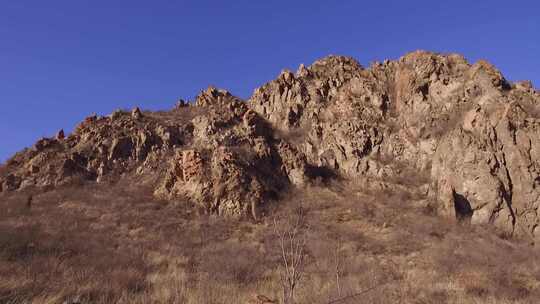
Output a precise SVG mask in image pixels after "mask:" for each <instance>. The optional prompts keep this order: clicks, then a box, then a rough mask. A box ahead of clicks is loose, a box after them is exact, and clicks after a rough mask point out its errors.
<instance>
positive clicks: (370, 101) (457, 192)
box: [250, 51, 540, 233]
mask: <svg viewBox="0 0 540 304" xmlns="http://www.w3.org/2000/svg"><path fill="white" fill-rule="evenodd" d="M250 102H251V104H252V108H253V109H254V110H255V111H257V112H258V113H260V114H261V116H263V117H265V118H267V119H268V120H269V121H271V122H272V123H273V124H274V125H275V126H276V127H281V129H282V131H283V133H284V134H286V135H287V134H288V136H295V135H296V136H295V144H296V146H297V147H298V149H299V150H300V151H302V152H303V153H304V154H305V155H306V157H307V159H308V162H309V163H310V164H316V165H318V166H325V167H328V168H331V169H333V170H337V171H338V172H340V173H341V174H342V175H344V176H346V177H349V178H358V177H373V178H381V179H383V180H384V179H385V178H387V177H391V176H392V175H396V174H398V173H399V168H396V167H395V166H394V165H393V164H396V163H401V164H402V163H406V164H407V165H408V166H409V167H410V168H414V169H415V170H417V171H418V172H427V174H428V176H429V178H430V179H431V184H430V187H429V196H430V198H431V199H432V200H433V201H436V202H438V204H439V206H440V207H441V208H440V209H441V211H442V212H443V213H447V214H452V215H454V214H455V215H456V216H458V217H460V218H461V217H462V216H463V214H461V213H460V212H464V211H463V210H461V209H460V208H458V207H457V205H459V204H461V203H463V202H466V203H467V204H468V206H465V207H467V208H470V211H471V212H470V213H468V214H467V215H466V216H468V217H470V219H469V220H471V221H473V222H481V223H485V222H492V223H496V224H498V225H500V226H501V227H504V228H506V229H508V230H510V231H517V230H516V229H517V228H518V227H519V230H521V231H520V232H527V233H530V232H533V231H534V229H535V228H536V226H537V225H538V217H537V215H536V212H537V209H538V206H539V204H540V201H539V197H540V191H539V190H538V187H537V185H538V184H539V181H540V178H539V171H538V166H539V165H540V163H539V157H540V153H539V150H538V145H539V141H538V138H539V137H538V133H537V132H538V131H537V130H538V127H539V124H538V122H539V120H538V119H537V117H538V110H539V102H540V98H539V96H538V93H537V92H535V90H534V89H533V88H532V85H531V84H530V83H518V84H515V85H513V86H512V85H510V84H509V83H508V82H507V81H506V80H505V79H504V78H503V76H502V75H501V73H500V72H499V71H498V70H496V69H495V68H494V67H493V66H491V65H490V64H489V63H487V62H484V61H480V62H478V63H476V64H474V65H470V64H468V63H467V62H466V61H465V59H464V58H463V57H462V56H459V55H439V54H433V53H428V52H422V51H418V52H414V53H411V54H408V55H406V56H404V57H402V58H400V59H399V60H398V61H394V62H392V61H385V62H384V63H382V64H381V63H375V64H373V66H372V67H370V68H369V69H364V68H362V67H361V66H360V65H359V64H358V63H356V62H355V61H354V60H352V59H351V58H347V57H329V58H325V59H322V60H320V61H317V62H315V63H314V64H313V65H312V66H310V67H307V68H306V67H304V66H300V68H299V69H298V71H297V72H296V73H295V74H293V73H291V72H288V71H284V72H282V73H281V75H280V76H279V77H278V78H277V79H276V80H274V81H271V82H270V83H268V84H266V85H264V86H262V87H261V88H258V89H257V90H255V93H254V94H253V96H252V97H251V100H250ZM381 159H387V160H392V161H386V162H384V161H381ZM410 178H411V179H412V178H415V177H414V176H411V177H410ZM456 197H459V198H460V199H459V202H457V199H456Z"/></svg>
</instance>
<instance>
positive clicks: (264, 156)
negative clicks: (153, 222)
mask: <svg viewBox="0 0 540 304" xmlns="http://www.w3.org/2000/svg"><path fill="white" fill-rule="evenodd" d="M306 167H307V163H306V159H305V157H303V156H302V154H301V153H300V152H298V151H296V150H295V148H294V147H292V146H290V145H288V144H287V143H286V142H284V141H283V140H280V139H279V138H274V134H273V130H272V128H271V126H270V125H269V124H268V123H267V122H266V121H265V120H264V119H262V118H261V117H260V116H259V115H258V114H257V113H256V112H254V111H253V110H250V109H249V106H248V105H247V104H246V103H245V102H244V101H242V100H240V99H238V98H236V97H234V96H232V95H231V94H230V93H229V92H227V91H224V90H218V89H215V88H212V87H210V88H208V89H207V90H206V91H203V92H201V94H200V95H199V96H198V97H197V100H196V102H195V105H189V106H187V105H185V106H182V107H178V108H176V109H174V110H172V111H171V112H165V113H150V112H145V113H143V112H142V111H141V110H140V109H138V108H136V109H134V110H133V111H131V113H129V112H124V111H115V112H114V113H112V114H111V115H110V116H108V117H97V116H95V115H93V116H90V117H88V118H86V119H85V121H84V122H83V123H81V124H80V125H79V126H77V128H76V129H75V131H74V132H73V134H71V135H69V136H68V137H63V136H56V138H51V139H50V138H44V139H42V140H40V141H38V142H37V143H36V145H35V146H34V147H33V148H32V149H28V150H26V151H23V152H21V153H19V154H18V155H16V156H14V157H13V158H12V159H11V160H10V161H9V163H8V164H7V167H6V169H5V170H6V172H7V173H9V174H4V175H3V176H2V178H1V179H0V185H1V188H0V190H2V191H13V190H17V189H25V188H28V187H31V186H34V187H40V188H41V187H54V186H59V185H63V184H68V183H72V182H75V181H81V180H82V181H96V182H114V181H115V180H117V179H118V178H121V177H132V178H134V179H137V180H138V182H141V183H152V184H153V185H154V186H155V189H156V190H155V195H156V196H158V197H161V198H164V199H167V200H171V201H182V202H189V203H191V204H192V205H194V206H196V207H197V208H198V209H200V210H203V211H205V212H209V213H216V214H221V215H228V216H244V215H248V216H253V217H255V218H257V217H258V216H259V213H260V212H261V211H262V210H263V209H264V206H265V204H266V203H267V202H268V201H270V200H273V199H275V198H276V197H277V196H278V193H280V192H282V191H283V190H284V189H285V188H286V187H287V186H289V185H290V184H291V183H293V184H301V183H303V182H305V179H304V175H305V174H304V171H305V170H306Z"/></svg>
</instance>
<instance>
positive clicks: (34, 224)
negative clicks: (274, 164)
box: [0, 181, 540, 304]
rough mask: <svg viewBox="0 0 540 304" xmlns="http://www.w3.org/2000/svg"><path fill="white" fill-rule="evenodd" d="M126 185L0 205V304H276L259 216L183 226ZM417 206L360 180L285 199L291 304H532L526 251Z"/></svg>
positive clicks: (536, 290)
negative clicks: (294, 241) (301, 237)
mask: <svg viewBox="0 0 540 304" xmlns="http://www.w3.org/2000/svg"><path fill="white" fill-rule="evenodd" d="M131 184H132V183H130V182H129V181H125V182H119V183H118V184H116V185H114V186H104V185H88V186H85V187H83V188H76V189H75V188H63V189H59V190H55V191H51V192H48V193H44V194H39V195H34V198H33V201H32V203H31V205H30V206H28V204H27V197H28V196H27V194H26V193H15V194H11V195H9V196H4V197H2V198H1V200H0V204H1V208H0V210H1V211H0V212H1V215H0V216H1V218H0V229H1V233H0V276H1V277H2V280H0V303H64V302H65V303H263V302H261V301H260V300H256V299H257V295H260V296H259V298H260V299H262V298H267V299H268V300H275V301H276V303H283V302H282V300H283V299H282V298H283V296H282V295H283V290H282V286H281V281H280V269H281V266H282V261H283V259H282V255H281V254H282V252H280V251H281V250H280V245H279V238H278V237H276V234H275V230H274V227H273V218H271V217H267V218H264V219H263V220H262V221H261V222H260V223H247V222H245V221H236V220H231V219H222V218H216V217H208V216H205V215H197V214H194V213H192V212H190V211H189V210H191V208H186V207H187V206H186V204H188V203H187V202H177V203H165V202H160V201H156V200H155V199H154V198H153V197H152V195H151V193H150V191H149V190H148V189H144V188H143V189H141V188H134V187H132V186H130V185H131ZM412 184H415V183H412ZM404 188H405V189H406V188H410V189H414V186H410V187H404ZM403 191H405V190H403ZM411 192H414V191H412V190H411ZM285 206H286V207H285ZM427 206H428V204H427V203H426V201H425V200H424V198H423V197H422V196H421V195H419V194H417V193H403V192H401V191H393V192H391V191H380V190H377V189H376V188H373V186H372V185H371V184H369V183H357V184H345V183H343V182H339V183H337V182H336V183H334V184H331V185H329V186H328V185H327V187H324V188H323V187H317V186H313V187H310V188H307V189H304V190H295V191H293V192H291V193H288V194H287V195H285V196H284V197H283V198H282V200H281V204H280V206H279V208H278V206H275V210H272V214H273V217H275V218H277V219H278V220H279V219H284V218H287V217H290V216H291V214H294V212H295V210H296V211H297V210H299V208H301V210H303V214H304V215H305V221H306V225H307V226H308V227H309V229H308V230H307V234H306V251H305V261H306V264H305V268H304V269H303V274H302V276H301V278H300V280H299V281H298V283H297V286H296V289H295V300H296V301H295V303H493V304H495V303H497V304H498V303H537V299H538V298H540V262H538V260H537V259H536V258H535V257H536V256H538V254H539V252H538V249H537V248H535V247H531V246H529V245H528V244H526V243H525V242H524V241H521V240H515V239H506V238H501V237H499V236H498V232H497V231H494V230H493V229H492V228H489V227H483V226H460V225H457V224H455V223H454V222H453V221H452V220H450V219H444V218H439V217H436V216H434V215H433V214H432V213H431V212H430V210H429V208H427ZM263 296H264V297H263Z"/></svg>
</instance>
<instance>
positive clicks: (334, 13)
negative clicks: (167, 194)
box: [0, 0, 540, 161]
mask: <svg viewBox="0 0 540 304" xmlns="http://www.w3.org/2000/svg"><path fill="white" fill-rule="evenodd" d="M539 2H540V1H518V0H516V1H473V0H468V1H462V0H454V1H313V0H311V1H304V0H302V1H300V0H298V1H291V0H289V1H253V0H251V1H244V0H235V1H205V0H198V1H159V0H154V1H137V0H130V1H98V0H93V1H83V0H80V1H74V0H70V1H54V0H51V1H25V0H18V1H8V0H0V161H3V160H5V159H7V157H8V156H10V155H11V154H13V153H14V152H16V151H18V150H20V149H22V148H24V147H27V146H31V145H32V144H33V143H34V142H35V140H37V139H38V138H39V137H42V136H52V135H54V133H55V132H56V131H57V130H59V129H60V128H63V129H65V130H66V131H70V130H72V128H73V127H74V126H75V124H76V123H78V122H79V121H81V120H82V119H83V118H84V117H85V116H87V115H88V114H90V113H92V112H96V113H98V114H108V113H110V112H111V111H113V110H114V109H117V108H132V107H134V106H140V107H141V108H144V109H167V108H170V107H172V106H173V105H174V103H175V101H176V100H177V99H178V98H186V99H189V98H193V97H194V96H195V95H196V94H197V93H198V92H199V91H200V90H202V89H204V88H206V87H207V86H208V85H210V84H211V85H215V86H218V87H222V88H226V89H228V90H230V91H231V92H232V93H233V94H236V95H238V96H241V97H248V96H249V95H251V93H252V92H253V89H255V88H256V87H257V86H260V85H261V84H263V83H265V82H266V81H269V80H271V79H273V78H275V77H276V75H277V74H279V72H280V70H281V69H283V68H289V69H296V68H297V67H298V65H299V64H300V63H305V64H309V63H311V62H313V61H314V60H315V59H317V58H319V57H323V56H325V55H328V54H341V55H349V56H353V57H355V58H357V59H358V60H359V61H360V63H361V64H363V65H364V66H368V65H369V63H370V62H372V61H375V60H384V59H386V58H390V59H395V58H398V57H399V56H401V55H403V54H405V53H407V52H409V51H413V50H416V49H426V50H432V51H437V52H458V53H462V54H463V55H464V56H465V57H466V58H467V59H468V60H470V61H472V62H474V61H476V60H478V59H481V58H483V59H487V60H488V61H490V62H492V63H493V64H495V65H496V66H497V67H498V68H499V69H500V70H501V71H502V72H503V74H504V75H505V76H506V77H507V78H508V79H510V80H522V79H529V80H532V81H533V84H534V85H535V86H536V87H539V83H540V74H539V71H540V4H538V3H539Z"/></svg>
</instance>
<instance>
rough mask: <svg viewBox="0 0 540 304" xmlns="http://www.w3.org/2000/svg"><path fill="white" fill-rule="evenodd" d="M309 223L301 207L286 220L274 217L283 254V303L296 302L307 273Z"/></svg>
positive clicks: (281, 272) (281, 270)
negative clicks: (296, 291)
mask: <svg viewBox="0 0 540 304" xmlns="http://www.w3.org/2000/svg"><path fill="white" fill-rule="evenodd" d="M307 229H308V227H307V223H306V218H305V213H304V211H303V210H302V209H301V208H299V209H297V210H296V211H295V212H294V213H293V215H291V216H289V217H287V218H286V219H285V220H282V221H278V220H277V219H274V232H275V234H276V236H277V237H278V241H279V250H280V255H281V260H282V261H281V267H280V281H281V285H282V287H283V303H284V304H292V303H294V298H295V290H296V288H297V287H298V284H299V282H300V281H301V280H302V278H303V276H304V274H305V266H306V260H307V252H306V248H307V236H306V234H307Z"/></svg>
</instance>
